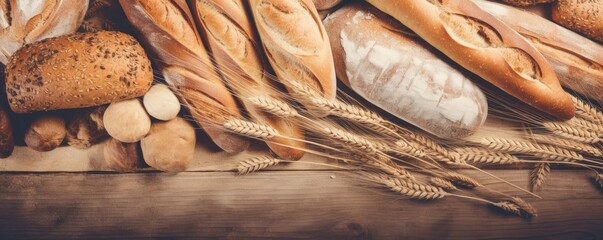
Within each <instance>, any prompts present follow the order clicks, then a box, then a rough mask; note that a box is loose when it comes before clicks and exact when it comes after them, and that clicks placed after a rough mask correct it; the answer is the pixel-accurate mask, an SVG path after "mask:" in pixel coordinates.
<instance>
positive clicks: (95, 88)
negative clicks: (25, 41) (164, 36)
mask: <svg viewBox="0 0 603 240" xmlns="http://www.w3.org/2000/svg"><path fill="white" fill-rule="evenodd" d="M152 82H153V70H152V69H151V63H150V62H149V59H148V58H147V56H146V53H145V51H144V50H143V49H142V47H141V46H140V44H138V42H137V41H136V39H134V38H133V37H132V36H130V35H127V34H124V33H120V32H96V33H77V34H73V35H67V36H61V37H56V38H50V39H45V40H42V41H39V42H36V43H33V44H29V45H26V46H24V47H23V48H21V49H20V50H19V51H17V52H16V53H15V54H14V55H13V56H12V57H11V58H10V61H9V63H8V65H7V66H6V93H7V95H8V101H9V103H10V107H11V109H12V110H13V111H14V112H17V113H26V112H32V111H46V110H54V109H66V108H83V107H89V106H98V105H102V104H106V103H110V102H114V101H118V100H123V99H130V98H134V97H139V96H142V95H144V94H145V93H146V92H147V91H148V90H149V88H150V87H151V83H152Z"/></svg>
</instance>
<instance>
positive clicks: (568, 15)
mask: <svg viewBox="0 0 603 240" xmlns="http://www.w3.org/2000/svg"><path fill="white" fill-rule="evenodd" d="M551 16H552V18H553V21H555V22H556V23H558V24H559V25H561V26H564V27H566V28H569V29H571V30H574V31H576V32H579V33H581V34H584V36H586V37H588V38H591V39H593V40H596V41H599V42H601V43H603V0H587V1H585V0H559V1H557V2H555V4H553V9H552V14H551Z"/></svg>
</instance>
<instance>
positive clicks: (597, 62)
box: [474, 0, 603, 103]
mask: <svg viewBox="0 0 603 240" xmlns="http://www.w3.org/2000/svg"><path fill="white" fill-rule="evenodd" d="M474 2H475V3H477V4H478V5H479V6H480V8H482V9H484V10H486V11H487V12H489V13H490V14H492V15H494V16H496V17H497V18H499V19H500V20H502V21H503V22H505V24H507V25H508V26H510V27H511V28H513V29H514V30H516V31H517V32H519V33H520V34H521V35H523V36H524V37H525V38H526V39H528V40H529V41H530V42H531V43H532V44H533V45H534V46H536V48H538V50H539V51H540V52H541V53H542V54H543V55H544V56H545V57H546V59H547V60H548V61H549V63H550V64H551V66H552V67H553V69H554V70H555V73H557V77H558V78H559V80H560V81H561V84H562V85H563V86H565V87H567V88H569V89H572V90H573V91H576V92H578V93H580V94H582V95H584V96H586V97H589V98H591V99H594V100H597V101H599V102H600V103H603V94H601V93H603V45H601V44H598V43H596V42H593V41H591V40H589V39H587V38H585V37H583V36H580V35H579V34H577V33H574V32H572V31H570V30H567V29H566V28H563V27H561V26H559V25H557V24H555V23H553V22H551V21H549V20H547V19H545V18H542V17H540V16H536V15H534V14H531V13H529V12H526V11H522V10H520V9H517V8H514V7H509V6H505V5H503V4H498V3H493V2H489V1H482V0H479V1H478V0H474Z"/></svg>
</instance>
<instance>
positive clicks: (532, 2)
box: [502, 0, 557, 7]
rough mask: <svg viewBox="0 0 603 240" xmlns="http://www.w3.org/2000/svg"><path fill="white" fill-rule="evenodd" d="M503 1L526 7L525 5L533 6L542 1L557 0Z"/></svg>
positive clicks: (552, 0)
mask: <svg viewBox="0 0 603 240" xmlns="http://www.w3.org/2000/svg"><path fill="white" fill-rule="evenodd" d="M502 1H503V2H505V3H508V4H511V5H514V6H519V7H526V6H534V5H537V4H542V3H551V2H554V1H557V0H502Z"/></svg>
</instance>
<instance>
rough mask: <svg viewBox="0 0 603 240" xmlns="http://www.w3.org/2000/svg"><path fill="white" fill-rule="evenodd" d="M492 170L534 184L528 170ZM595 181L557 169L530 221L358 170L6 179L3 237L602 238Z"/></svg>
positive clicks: (2, 185)
mask: <svg viewBox="0 0 603 240" xmlns="http://www.w3.org/2000/svg"><path fill="white" fill-rule="evenodd" d="M491 172H494V173H495V174H497V175H499V176H503V177H504V178H505V179H508V180H510V181H512V182H514V183H516V184H519V185H521V186H524V187H527V179H528V174H529V171H528V170H491ZM468 173H470V174H471V175H473V176H475V177H477V178H478V179H480V180H481V181H482V182H483V183H485V184H486V185H488V186H493V187H496V188H497V189H499V190H503V191H505V192H509V193H513V194H517V192H515V191H513V190H512V188H510V187H508V186H504V185H503V184H500V183H496V182H497V181H495V180H492V179H484V177H483V176H482V177H480V176H478V175H476V174H475V173H474V172H468ZM585 174H586V172H583V171H576V170H558V171H555V172H553V173H552V174H551V179H550V181H548V182H547V186H546V187H545V191H543V192H540V194H541V196H542V197H543V198H544V199H542V200H537V199H533V198H530V199H527V200H529V201H530V202H531V203H533V205H534V206H535V207H536V208H538V210H539V216H538V217H537V218H534V219H532V220H529V221H526V220H523V219H521V218H518V217H514V216H510V215H505V214H503V213H501V212H498V211H497V210H495V209H491V208H488V207H486V206H484V205H481V204H479V203H475V202H468V201H465V200H460V199H455V198H446V199H442V200H438V201H435V202H418V201H412V200H403V199H397V197H396V196H395V195H391V194H388V193H386V192H381V191H378V190H376V189H375V188H371V187H367V186H366V185H364V184H362V181H359V180H357V179H354V177H353V176H354V175H352V174H350V173H349V172H338V171H286V172H283V171H265V172H260V173H254V174H251V175H249V176H245V177H235V176H234V173H231V172H202V173H181V174H178V175H167V174H164V173H137V174H90V173H54V174H22V173H21V174H17V173H6V174H2V175H0V192H1V193H2V194H0V238H2V239H4V238H10V239H19V238H33V237H45V238H59V239H65V238H80V237H88V238H89V237H94V238H124V237H163V238H177V237H209V238H219V239H234V238H237V239H238V238H241V237H246V238H256V239H268V238H310V239H316V238H320V239H334V238H344V239H345V238H347V239H371V238H372V239H406V238H412V239H416V238H422V239H425V238H429V239H442V238H448V239H478V238H479V239H483V238H488V239H527V238H530V239H531V238H540V239H599V238H603V228H601V226H603V204H601V203H602V202H601V200H602V199H601V198H602V194H601V192H598V191H597V190H595V188H594V186H593V183H592V182H591V181H589V179H588V178H586V177H585Z"/></svg>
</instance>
